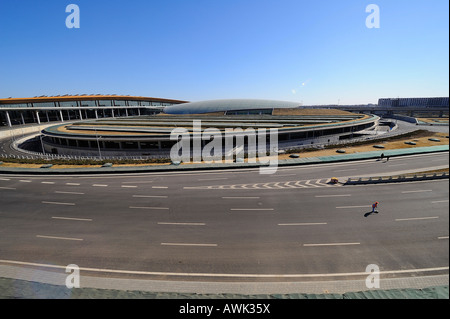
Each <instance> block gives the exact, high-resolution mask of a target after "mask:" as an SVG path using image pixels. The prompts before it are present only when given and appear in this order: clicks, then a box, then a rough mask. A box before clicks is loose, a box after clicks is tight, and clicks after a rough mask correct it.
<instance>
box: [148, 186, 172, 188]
mask: <svg viewBox="0 0 450 319" xmlns="http://www.w3.org/2000/svg"><path fill="white" fill-rule="evenodd" d="M152 188H161V189H166V188H169V187H167V186H152Z"/></svg>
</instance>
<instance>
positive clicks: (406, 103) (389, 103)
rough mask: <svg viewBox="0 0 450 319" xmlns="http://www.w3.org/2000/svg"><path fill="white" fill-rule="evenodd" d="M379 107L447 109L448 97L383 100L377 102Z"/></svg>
mask: <svg viewBox="0 0 450 319" xmlns="http://www.w3.org/2000/svg"><path fill="white" fill-rule="evenodd" d="M378 106H381V107H426V108H445V107H447V108H448V107H449V98H448V97H419V98H383V99H379V100H378Z"/></svg>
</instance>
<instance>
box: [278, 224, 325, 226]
mask: <svg viewBox="0 0 450 319" xmlns="http://www.w3.org/2000/svg"><path fill="white" fill-rule="evenodd" d="M314 225H327V223H290V224H278V226H314Z"/></svg>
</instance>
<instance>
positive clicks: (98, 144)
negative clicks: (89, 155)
mask: <svg viewBox="0 0 450 319" xmlns="http://www.w3.org/2000/svg"><path fill="white" fill-rule="evenodd" d="M95 137H96V138H97V147H98V155H99V157H100V160H101V159H102V151H101V149H100V141H99V137H98V135H97V128H95Z"/></svg>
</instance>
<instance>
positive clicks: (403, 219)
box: [395, 216, 439, 222]
mask: <svg viewBox="0 0 450 319" xmlns="http://www.w3.org/2000/svg"><path fill="white" fill-rule="evenodd" d="M437 218H439V216H433V217H415V218H398V219H396V220H395V221H396V222H402V221H407V220H424V219H437Z"/></svg>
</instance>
